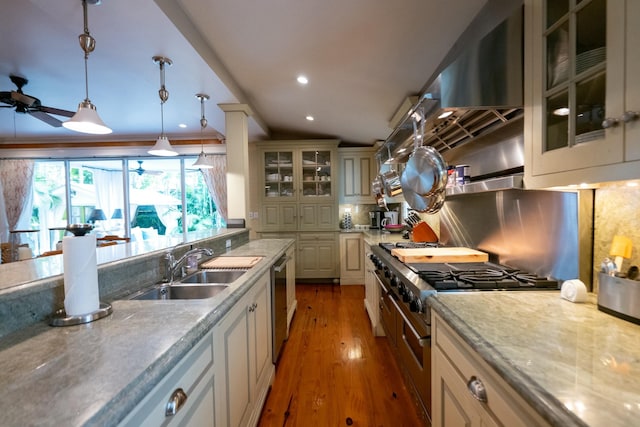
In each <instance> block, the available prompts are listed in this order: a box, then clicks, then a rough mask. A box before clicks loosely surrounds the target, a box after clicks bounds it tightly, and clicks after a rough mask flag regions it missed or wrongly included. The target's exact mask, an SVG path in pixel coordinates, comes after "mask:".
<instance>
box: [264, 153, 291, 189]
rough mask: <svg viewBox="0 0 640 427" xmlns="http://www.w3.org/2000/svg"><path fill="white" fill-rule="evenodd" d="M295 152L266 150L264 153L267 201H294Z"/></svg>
mask: <svg viewBox="0 0 640 427" xmlns="http://www.w3.org/2000/svg"><path fill="white" fill-rule="evenodd" d="M294 157H295V156H294V151H293V150H266V151H264V152H263V153H262V161H263V163H262V165H263V171H264V173H263V175H264V177H263V182H264V192H263V197H264V198H265V199H267V200H274V199H278V200H294V199H295V198H296V197H297V195H296V194H295V183H294V181H295V179H294V170H295V165H294Z"/></svg>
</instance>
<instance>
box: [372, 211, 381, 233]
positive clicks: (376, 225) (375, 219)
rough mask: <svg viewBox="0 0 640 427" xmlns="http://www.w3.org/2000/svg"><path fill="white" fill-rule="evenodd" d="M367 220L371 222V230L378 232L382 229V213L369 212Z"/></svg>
mask: <svg viewBox="0 0 640 427" xmlns="http://www.w3.org/2000/svg"><path fill="white" fill-rule="evenodd" d="M369 218H370V220H371V224H370V225H369V228H371V229H373V230H379V229H381V228H382V219H383V218H384V212H383V211H371V212H369Z"/></svg>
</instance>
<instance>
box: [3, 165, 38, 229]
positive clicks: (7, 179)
mask: <svg viewBox="0 0 640 427" xmlns="http://www.w3.org/2000/svg"><path fill="white" fill-rule="evenodd" d="M34 167H35V162H34V161H33V160H26V159H5V160H0V187H1V188H0V189H1V190H2V196H3V198H4V209H2V212H0V215H2V217H0V238H1V240H2V242H8V241H9V231H11V230H16V229H29V228H31V224H30V223H31V213H32V212H31V211H32V205H33V172H34ZM1 205H2V203H0V207H2V206H1Z"/></svg>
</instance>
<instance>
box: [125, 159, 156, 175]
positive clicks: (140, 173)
mask: <svg viewBox="0 0 640 427" xmlns="http://www.w3.org/2000/svg"><path fill="white" fill-rule="evenodd" d="M137 162H138V167H137V168H136V169H130V171H131V172H135V173H137V174H138V175H142V174H145V173H147V174H149V175H161V174H162V171H151V170H147V169H144V168H143V167H142V162H144V160H138V161H137Z"/></svg>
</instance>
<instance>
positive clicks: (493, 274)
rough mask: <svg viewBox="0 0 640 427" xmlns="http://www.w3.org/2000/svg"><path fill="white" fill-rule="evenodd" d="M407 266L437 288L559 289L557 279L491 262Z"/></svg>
mask: <svg viewBox="0 0 640 427" xmlns="http://www.w3.org/2000/svg"><path fill="white" fill-rule="evenodd" d="M406 266H407V267H408V268H409V269H411V270H412V271H414V272H415V273H417V274H418V276H419V277H420V278H421V279H422V280H424V281H425V282H427V283H428V284H429V285H431V286H432V287H433V288H434V289H436V290H438V291H456V290H458V291H468V290H500V289H505V290H544V289H556V290H557V289H558V288H559V282H558V281H557V280H554V279H549V278H546V277H540V276H538V275H536V274H534V273H529V272H526V271H521V270H518V269H515V268H511V267H507V266H504V265H499V264H495V263H491V262H480V263H473V262H469V263H467V262H465V263H415V264H414V263H408V264H406Z"/></svg>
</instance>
